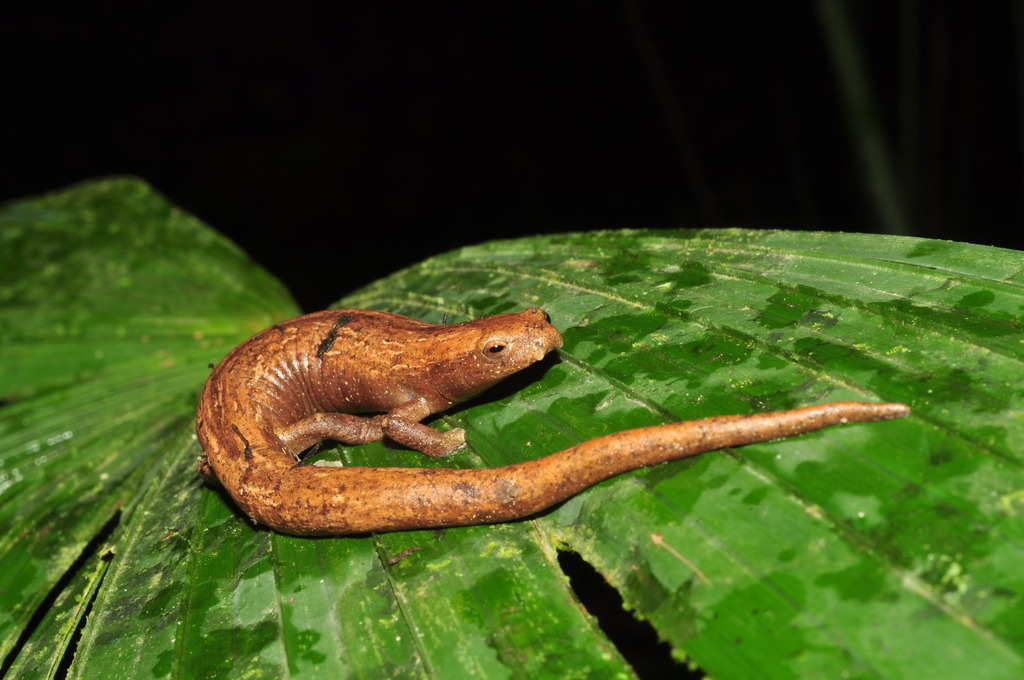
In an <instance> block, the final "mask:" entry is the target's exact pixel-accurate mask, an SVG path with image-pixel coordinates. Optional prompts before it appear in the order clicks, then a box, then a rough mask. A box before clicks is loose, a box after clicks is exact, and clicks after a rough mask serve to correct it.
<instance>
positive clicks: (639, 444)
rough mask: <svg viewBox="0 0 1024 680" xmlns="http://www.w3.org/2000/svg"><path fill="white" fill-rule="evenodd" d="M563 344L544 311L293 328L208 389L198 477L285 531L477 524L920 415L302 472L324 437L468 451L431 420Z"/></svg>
mask: <svg viewBox="0 0 1024 680" xmlns="http://www.w3.org/2000/svg"><path fill="white" fill-rule="evenodd" d="M561 346H562V336H561V335H560V334H559V333H558V331H557V330H556V329H555V327H554V326H552V325H551V322H550V319H549V318H548V315H547V314H545V313H544V312H543V311H542V310H541V309H539V308H537V307H534V308H532V309H527V310H526V311H524V312H520V313H517V314H498V315H496V316H490V317H486V318H483V319H478V320H476V321H469V322H466V323H459V324H452V325H434V324H428V323H424V322H422V321H416V320H414V319H410V318H407V317H404V316H399V315H397V314H388V313H385V312H375V311H366V310H358V309H337V310H330V311H325V312H317V313H314V314H307V315H305V316H300V317H298V318H295V319H292V320H290V321H285V322H283V323H280V324H277V325H275V326H272V327H270V328H268V329H267V330H264V331H262V332H260V333H258V334H257V335H255V336H254V337H252V338H251V339H249V340H248V341H246V342H245V343H243V344H241V345H239V346H238V347H237V348H235V349H234V350H233V351H232V352H231V353H230V354H228V356H227V357H226V358H225V359H224V360H223V361H222V362H221V363H220V364H219V365H218V366H217V367H216V368H215V369H214V371H213V373H212V374H211V375H210V377H209V379H208V380H207V382H206V386H205V388H204V389H203V392H202V396H201V397H200V399H199V407H198V410H197V413H196V430H197V433H198V435H199V441H200V442H201V443H202V446H203V449H204V450H205V452H206V455H205V456H204V457H202V458H201V459H200V462H199V471H200V473H201V474H202V475H203V476H204V477H205V478H206V479H208V480H211V481H214V480H216V481H219V482H220V484H222V485H223V486H224V488H225V489H227V491H228V493H229V494H231V497H232V498H234V500H235V501H236V502H237V503H238V505H239V506H240V507H241V508H242V509H243V510H244V511H245V513H246V514H247V515H248V516H249V517H250V518H252V520H253V521H254V522H257V523H259V524H263V525H266V526H268V527H271V528H272V529H276V530H278V531H281V532H285V533H290V534H307V535H308V534H349V533H359V532H367V531H393V530H400V529H421V528H427V527H447V526H463V525H469V524H484V523H488V522H501V521H506V520H512V519H518V518H521V517H526V516H529V515H532V514H534V513H536V512H539V511H540V510H543V509H545V508H547V507H548V506H550V505H552V504H554V503H557V502H559V501H561V500H564V499H566V498H568V497H570V496H572V495H574V494H576V493H578V492H580V491H582V490H583V489H586V488H587V487H589V486H591V485H593V484H596V483H597V482H599V481H601V480H604V479H607V478H609V477H612V476H614V475H618V474H621V473H623V472H626V471H629V470H634V469H636V468H639V467H643V466H647V465H654V464H656V463H662V462H665V461H670V460H675V459H677V458H683V457H685V456H692V455H695V454H698V453H702V452H705V451H711V450H714V449H719V448H723V447H727V446H738V445H741V444H749V443H753V442H760V441H768V440H772V439H779V438H782V437H790V436H793V435H797V434H801V433H804V432H810V431H813V430H817V429H820V428H823V427H826V426H829V425H836V424H840V423H849V422H865V421H872V420H887V419H890V418H900V417H903V416H905V415H907V414H908V413H909V412H910V409H909V408H908V407H907V406H905V405H904V404H874V403H864V402H833V403H829V404H822V405H819V406H810V407H807V408H801V409H795V410H791V411H778V412H774V413H762V414H756V415H750V416H720V417H714V418H705V419H703V420H695V421H689V422H682V423H673V424H668V425H658V426H654V427H643V428H638V429H634V430H627V431H624V432H618V433H615V434H610V435H606V436H604V437H599V438H597V439H593V440H590V441H588V442H584V443H582V444H578V445H576V446H573V447H571V448H568V449H566V450H564V451H560V452H558V453H553V454H550V455H548V456H544V457H542V458H538V459H536V460H530V461H526V462H523V463H518V464H515V465H508V466H505V467H498V468H487V469H466V470H459V469H447V468H445V469H426V468H392V467H384V468H376V467H333V466H331V467H328V466H318V465H303V464H296V459H297V457H298V456H299V454H300V453H301V452H302V451H304V450H306V449H307V448H309V447H310V446H313V445H315V444H318V443H319V442H321V441H323V440H325V439H333V440H336V441H339V442H342V443H345V444H361V443H365V442H370V441H377V440H380V439H383V438H385V437H387V438H389V439H391V440H393V441H395V442H398V443H400V444H402V445H404V446H407V447H409V448H411V449H415V450H417V451H422V452H423V453H425V454H427V455H428V456H433V457H441V456H446V455H448V454H450V453H453V452H454V451H458V450H459V449H462V448H463V447H465V446H466V439H465V432H464V431H463V430H461V429H454V430H448V431H445V432H442V431H438V430H435V429H433V428H431V427H428V426H426V425H423V424H422V423H421V422H420V421H421V420H423V419H424V418H426V417H427V416H429V415H431V414H433V413H438V412H440V411H444V410H445V409H447V408H449V407H451V406H452V405H453V404H457V403H459V402H461V401H465V400H466V399H469V398H471V397H473V396H475V395H477V394H479V393H480V392H482V391H484V390H486V389H487V388H488V387H490V386H492V385H494V384H495V383H497V382H499V381H500V380H502V379H503V378H505V377H507V376H509V375H511V374H513V373H515V372H517V371H519V370H522V369H523V368H526V367H527V366H529V365H531V364H533V363H535V362H537V361H539V360H540V359H542V358H543V357H544V356H545V355H547V354H548V353H549V352H551V351H552V350H555V349H557V348H559V347H561ZM357 413H371V414H372V413H376V414H378V415H368V416H359V415H354V414H357Z"/></svg>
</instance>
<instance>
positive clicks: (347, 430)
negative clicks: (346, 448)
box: [275, 413, 384, 458]
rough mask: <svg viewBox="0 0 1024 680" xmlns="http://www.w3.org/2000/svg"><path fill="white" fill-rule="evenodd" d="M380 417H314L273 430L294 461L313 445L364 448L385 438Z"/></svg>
mask: <svg viewBox="0 0 1024 680" xmlns="http://www.w3.org/2000/svg"><path fill="white" fill-rule="evenodd" d="M382 418H383V416H375V417H373V418H367V417H363V416H354V415H351V414H348V413H314V414H313V415H311V416H309V417H308V418H303V419H302V420H300V421H298V422H296V423H292V424H291V425H287V426H285V427H280V428H277V430H275V434H276V435H277V438H278V439H279V440H280V441H281V446H282V447H283V448H284V450H285V451H287V452H288V453H289V454H290V455H291V456H292V457H293V458H298V456H299V454H300V453H302V452H303V451H305V450H306V449H308V448H309V447H310V446H313V445H314V444H319V443H320V442H322V441H324V440H325V439H333V440H334V441H337V442H341V443H342V444H366V443H367V442H376V441H380V440H381V439H383V438H384V430H383V429H382V428H381V420H382Z"/></svg>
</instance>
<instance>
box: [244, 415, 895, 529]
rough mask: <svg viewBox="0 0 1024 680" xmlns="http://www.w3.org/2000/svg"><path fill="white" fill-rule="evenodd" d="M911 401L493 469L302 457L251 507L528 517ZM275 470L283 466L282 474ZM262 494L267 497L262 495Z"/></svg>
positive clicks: (661, 432)
mask: <svg viewBox="0 0 1024 680" xmlns="http://www.w3.org/2000/svg"><path fill="white" fill-rule="evenodd" d="M909 413H910V408H909V407H908V406H906V405H904V404H872V403H865V402H854V401H844V402H832V403H828V404H821V405H818V406H809V407H807V408H800V409H794V410H790V411H776V412H772V413H759V414H756V415H748V416H719V417H714V418H704V419H702V420H693V421H687V422H681V423H673V424H669V425H658V426H654V427H644V428H638V429H634V430H626V431H624V432H617V433H615V434H609V435H606V436H604V437H598V438H597V439H592V440H590V441H587V442H584V443H582V444H578V445H576V446H573V447H571V448H568V449H565V450H564V451H559V452H558V453H553V454H551V455H549V456H545V457H543V458H538V459H536V460H531V461H527V462H524V463H517V464H515V465H508V466H505V467H498V468H486V469H476V470H474V469H469V470H457V469H450V468H444V469H425V468H369V467H345V468H331V467H317V466H302V467H298V468H294V469H289V467H288V463H290V461H289V462H286V463H283V464H282V467H281V468H280V473H281V477H280V478H279V479H277V480H274V483H273V487H274V488H273V490H272V493H270V491H271V490H270V489H267V490H265V491H267V493H257V494H253V495H251V496H250V500H251V501H253V502H250V503H246V506H247V507H246V510H247V511H249V513H250V515H252V517H253V518H254V519H255V520H257V521H258V522H260V523H262V524H266V525H268V526H270V527H272V528H274V529H276V530H278V531H282V532H285V533H293V534H306V535H310V534H350V533H362V532H367V531H394V530H401V529H423V528H429V527H449V526H465V525H470V524H485V523H490V522H501V521H507V520H512V519H519V518H522V517H526V516H529V515H532V514H534V513H536V512H539V511H541V510H543V509H545V508H547V507H549V506H551V505H553V504H555V503H557V502H559V501H562V500H565V499H566V498H569V497H570V496H572V495H574V494H576V493H579V492H580V491H582V490H584V489H586V488H587V487H589V486H592V485H593V484H596V483H597V482H600V481H602V480H604V479H608V478H609V477H614V476H615V475H618V474H622V473H623V472H627V471H629V470H635V469H637V468H640V467H644V466H648V465H655V464H658V463H663V462H666V461H670V460H677V459H679V458H685V457H687V456H693V455H696V454H699V453H704V452H706V451H713V450H715V449H721V448H724V447H729V446H741V445H743V444H752V443H755V442H764V441H771V440H774V439H782V438H784V437H792V436H794V435H798V434H803V433H805V432H813V431H814V430H819V429H821V428H824V427H828V426H830V425H840V424H843V423H858V422H868V421H875V420H890V419H893V418H902V417H904V416H906V415H908V414H909ZM275 476H276V475H275ZM257 499H258V500H257Z"/></svg>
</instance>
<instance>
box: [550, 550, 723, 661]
mask: <svg viewBox="0 0 1024 680" xmlns="http://www.w3.org/2000/svg"><path fill="white" fill-rule="evenodd" d="M558 564H559V566H560V567H561V568H562V572H563V573H564V574H565V575H566V576H568V577H569V585H570V586H571V587H572V590H573V592H574V593H575V594H576V598H577V599H578V600H579V601H580V604H582V605H583V606H584V608H586V610H587V612H588V613H590V615H591V616H593V617H594V618H596V619H597V623H598V625H599V626H600V627H601V630H602V631H603V632H604V634H605V635H607V636H608V639H609V640H611V641H612V644H614V645H615V648H616V649H618V650H619V653H620V654H622V656H623V658H624V659H626V661H627V662H628V663H629V665H630V666H632V667H633V671H634V672H636V674H637V677H639V678H665V677H673V678H681V679H682V680H697V679H698V678H704V677H706V676H705V674H704V672H703V671H701V670H699V669H694V670H690V669H689V668H687V666H686V664H684V663H680V662H678V661H676V660H675V659H674V658H672V653H671V652H672V648H671V647H670V646H669V644H668V643H667V642H662V641H661V640H659V639H658V634H657V632H656V631H655V630H654V627H653V626H652V625H651V624H650V623H648V622H647V621H641V620H639V619H637V618H636V617H635V616H633V615H632V614H631V613H629V612H628V611H626V610H625V609H624V608H623V606H622V596H621V595H620V594H619V591H617V590H615V588H613V587H612V586H611V585H609V584H608V582H607V581H605V580H604V577H602V576H601V574H599V573H598V572H597V570H596V569H594V567H592V566H591V565H590V563H589V562H587V561H586V560H584V559H583V558H582V557H581V556H580V554H579V553H577V552H573V551H569V550H560V551H558Z"/></svg>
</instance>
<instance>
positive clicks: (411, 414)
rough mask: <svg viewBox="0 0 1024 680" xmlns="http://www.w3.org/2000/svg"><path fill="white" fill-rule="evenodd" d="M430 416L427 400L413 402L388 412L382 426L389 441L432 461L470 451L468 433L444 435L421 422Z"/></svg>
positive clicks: (454, 430)
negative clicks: (467, 440) (467, 442)
mask: <svg viewBox="0 0 1024 680" xmlns="http://www.w3.org/2000/svg"><path fill="white" fill-rule="evenodd" d="M430 413H431V410H430V407H429V406H428V405H427V402H426V400H424V399H413V400H412V401H408V402H406V403H404V404H402V405H401V406H399V407H398V408H396V409H393V410H391V411H390V412H389V413H387V414H386V415H385V416H384V419H383V420H382V421H381V427H382V429H383V430H384V434H385V435H387V437H388V438H389V439H392V440H394V441H396V442H398V443H399V444H402V445H404V446H408V447H409V448H410V449H413V450H415V451H419V452H421V453H424V454H426V455H428V456H430V457H431V458H444V457H445V456H447V455H450V454H453V453H455V452H456V451H459V450H461V449H464V448H466V431H465V430H463V429H462V428H460V427H457V428H455V429H452V430H448V431H447V432H441V431H439V430H435V429H434V428H432V427H428V426H426V425H423V424H422V423H420V421H421V420H423V419H424V418H426V417H427V416H429V415H430Z"/></svg>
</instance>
